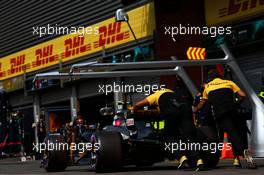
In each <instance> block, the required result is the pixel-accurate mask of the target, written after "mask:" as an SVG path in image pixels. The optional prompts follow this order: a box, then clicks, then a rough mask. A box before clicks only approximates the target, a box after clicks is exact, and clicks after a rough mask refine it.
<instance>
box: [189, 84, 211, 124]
mask: <svg viewBox="0 0 264 175" xmlns="http://www.w3.org/2000/svg"><path fill="white" fill-rule="evenodd" d="M205 86H206V84H205V83H204V84H203V85H202V86H201V87H200V90H199V92H198V93H197V94H196V96H195V98H194V101H193V107H196V106H197V105H198V104H199V103H200V101H201V100H202V97H203V91H204V88H205ZM193 118H194V123H195V126H196V127H200V126H211V127H215V121H214V118H213V113H212V109H211V106H210V104H209V103H206V104H205V105H204V107H203V108H202V109H201V110H199V111H198V112H197V114H193Z"/></svg>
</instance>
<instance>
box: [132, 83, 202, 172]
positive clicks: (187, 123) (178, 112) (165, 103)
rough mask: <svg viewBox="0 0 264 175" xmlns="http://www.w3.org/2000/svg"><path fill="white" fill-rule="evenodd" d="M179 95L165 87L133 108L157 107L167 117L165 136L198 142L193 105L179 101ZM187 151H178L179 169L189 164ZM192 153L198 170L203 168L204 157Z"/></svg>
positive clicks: (197, 153)
mask: <svg viewBox="0 0 264 175" xmlns="http://www.w3.org/2000/svg"><path fill="white" fill-rule="evenodd" d="M179 96H180V94H176V93H175V92H174V91H172V90H170V89H166V88H163V89H160V90H157V91H155V92H154V93H153V94H151V95H149V96H148V97H146V98H145V99H143V100H141V101H139V102H137V103H136V104H135V106H134V107H133V109H134V110H137V109H139V108H142V107H144V106H155V107H157V109H158V110H159V111H160V114H161V116H162V117H163V118H164V119H165V126H164V138H167V139H168V140H171V141H172V140H173V139H174V138H180V140H184V141H186V142H188V141H190V142H196V128H195V126H194V122H193V118H192V111H191V105H186V104H182V103H179V102H181V100H180V99H179ZM187 106H188V107H187ZM186 109H187V110H186ZM188 109H189V110H188ZM186 151H187V150H186ZM186 151H180V150H178V151H177V152H176V158H177V159H178V160H179V162H180V163H179V165H178V168H179V169H180V168H183V167H185V165H186V164H187V160H188V158H187V157H186V156H185V155H186ZM191 154H192V156H193V158H194V159H196V161H197V169H196V171H199V170H202V169H203V166H204V165H203V161H202V159H200V158H199V157H200V156H199V151H191Z"/></svg>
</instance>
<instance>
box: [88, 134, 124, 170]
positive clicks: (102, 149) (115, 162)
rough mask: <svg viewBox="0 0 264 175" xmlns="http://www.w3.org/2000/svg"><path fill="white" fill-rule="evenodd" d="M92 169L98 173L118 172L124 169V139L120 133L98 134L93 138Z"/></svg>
mask: <svg viewBox="0 0 264 175" xmlns="http://www.w3.org/2000/svg"><path fill="white" fill-rule="evenodd" d="M91 143H92V144H93V146H94V148H93V150H92V156H91V157H92V167H93V169H94V170H95V171H96V172H105V171H117V170H119V169H120V168H121V167H122V159H123V157H122V137H121V135H120V133H118V132H98V133H94V134H93V135H92V136H91Z"/></svg>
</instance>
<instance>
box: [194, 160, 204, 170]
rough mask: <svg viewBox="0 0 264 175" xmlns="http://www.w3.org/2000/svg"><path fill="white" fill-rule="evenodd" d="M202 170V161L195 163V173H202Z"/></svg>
mask: <svg viewBox="0 0 264 175" xmlns="http://www.w3.org/2000/svg"><path fill="white" fill-rule="evenodd" d="M203 170H204V163H203V160H202V159H199V160H198V161H197V165H196V170H195V171H203Z"/></svg>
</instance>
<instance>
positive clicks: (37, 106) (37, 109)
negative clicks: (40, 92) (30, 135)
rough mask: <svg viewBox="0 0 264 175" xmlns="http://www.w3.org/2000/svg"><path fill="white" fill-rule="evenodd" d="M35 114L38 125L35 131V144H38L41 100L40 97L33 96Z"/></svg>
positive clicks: (35, 121)
mask: <svg viewBox="0 0 264 175" xmlns="http://www.w3.org/2000/svg"><path fill="white" fill-rule="evenodd" d="M33 113H34V123H35V124H36V127H35V129H34V136H35V143H36V144H38V143H39V140H38V125H37V123H38V122H39V116H40V99H39V96H37V95H34V96H33Z"/></svg>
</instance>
